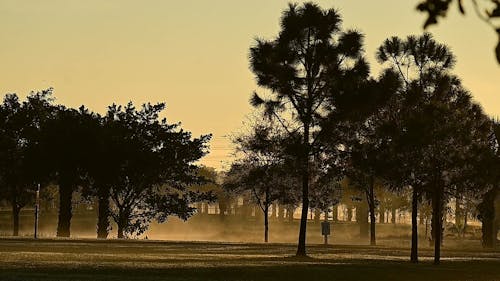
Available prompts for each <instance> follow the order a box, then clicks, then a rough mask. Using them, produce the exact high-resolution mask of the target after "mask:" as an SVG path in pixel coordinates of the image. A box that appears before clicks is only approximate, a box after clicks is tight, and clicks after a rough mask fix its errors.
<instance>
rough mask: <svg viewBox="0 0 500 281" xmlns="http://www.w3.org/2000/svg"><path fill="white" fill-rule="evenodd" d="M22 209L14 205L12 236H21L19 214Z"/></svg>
mask: <svg viewBox="0 0 500 281" xmlns="http://www.w3.org/2000/svg"><path fill="white" fill-rule="evenodd" d="M20 212H21V208H20V207H19V206H18V205H17V203H15V202H13V203H12V223H13V224H12V236H19V213H20Z"/></svg>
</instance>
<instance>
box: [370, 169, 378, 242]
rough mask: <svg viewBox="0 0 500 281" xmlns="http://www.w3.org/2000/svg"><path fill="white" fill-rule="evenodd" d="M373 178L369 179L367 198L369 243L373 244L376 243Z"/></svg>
mask: <svg viewBox="0 0 500 281" xmlns="http://www.w3.org/2000/svg"><path fill="white" fill-rule="evenodd" d="M373 185H374V180H373V177H372V178H371V179H370V187H369V188H370V189H369V193H368V195H369V198H368V199H369V200H368V207H369V208H370V245H372V246H375V245H376V244H377V241H376V238H375V192H374V190H373Z"/></svg>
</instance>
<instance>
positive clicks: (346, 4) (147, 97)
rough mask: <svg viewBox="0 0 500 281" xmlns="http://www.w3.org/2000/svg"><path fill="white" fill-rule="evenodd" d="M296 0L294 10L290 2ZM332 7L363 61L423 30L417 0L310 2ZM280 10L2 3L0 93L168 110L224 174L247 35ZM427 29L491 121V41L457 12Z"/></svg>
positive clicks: (246, 75) (235, 5)
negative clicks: (202, 142) (206, 140)
mask: <svg viewBox="0 0 500 281" xmlns="http://www.w3.org/2000/svg"><path fill="white" fill-rule="evenodd" d="M299 2H301V1H299ZM316 2H317V3H318V4H320V5H321V6H322V7H324V8H330V7H335V8H337V9H339V10H340V12H341V14H342V16H343V18H344V27H346V28H355V29H357V30H360V31H361V32H363V33H364V34H365V35H366V40H365V42H366V45H365V46H366V48H365V49H366V56H367V58H368V59H369V61H370V62H371V65H372V70H373V72H374V73H377V71H378V65H377V63H376V62H375V59H374V57H375V56H374V54H375V50H376V48H377V47H378V46H379V45H380V44H381V43H382V41H383V40H384V39H385V38H387V37H390V36H393V35H397V36H406V35H409V34H419V33H421V32H422V24H423V22H424V19H425V16H424V15H423V14H420V13H418V12H416V11H415V9H414V7H415V5H416V3H417V0H376V1H374V0H369V1H366V0H363V1H362V0H337V1H326V0H325V1H316ZM287 3H288V1H281V0H272V1H271V0H252V1H243V0H241V1H238V0H214V1H207V0H197V1H194V0H177V1H173V0H172V1H170V0H145V1H138V0H84V1H81V0H46V1H40V0H0V38H1V41H0V93H1V94H5V93H11V92H16V93H18V94H19V95H20V96H24V95H26V94H27V93H28V92H29V91H31V90H40V89H45V88H48V87H54V88H55V96H56V98H57V102H59V103H62V104H65V105H67V106H74V107H77V106H79V105H81V104H84V105H86V106H87V107H89V108H90V109H92V110H94V111H96V112H100V113H102V112H104V111H105V110H106V107H107V105H109V104H111V103H113V102H115V103H119V104H124V103H126V102H128V101H129V100H132V101H134V102H135V103H142V102H146V101H152V102H159V101H165V102H166V103H167V110H166V116H167V118H168V119H169V120H170V122H178V121H181V122H182V127H183V128H184V129H186V130H189V131H192V132H193V133H194V135H199V134H205V133H213V134H214V139H213V140H212V142H211V147H212V149H211V153H210V155H208V156H207V157H205V158H204V159H203V161H202V163H204V164H206V165H208V166H213V167H216V168H218V169H221V168H224V167H227V166H228V163H229V161H230V157H229V154H230V153H231V143H230V141H229V139H228V137H227V136H228V135H230V134H231V133H232V132H236V131H238V129H239V128H241V126H242V122H243V121H244V119H245V116H246V115H248V114H249V113H250V112H251V108H250V106H249V105H248V100H249V97H250V94H251V93H252V91H254V90H258V88H257V86H256V84H255V80H254V78H253V75H252V73H251V72H250V70H249V68H248V49H249V47H250V45H251V44H252V43H253V40H254V38H255V37H263V38H268V39H270V38H272V37H273V36H275V35H276V34H277V33H278V31H279V18H280V15H281V12H282V11H283V9H285V8H286V7H287ZM466 8H467V11H468V15H467V16H466V17H462V16H461V15H459V14H458V12H457V11H456V7H455V6H453V7H452V9H451V12H450V15H449V16H448V18H447V19H446V20H445V21H442V22H441V23H440V24H439V25H438V26H435V27H432V28H430V30H429V31H431V32H432V33H434V35H435V37H436V39H437V40H438V41H440V42H444V43H446V44H448V45H449V46H450V47H451V48H452V50H453V51H454V53H455V55H456V56H457V59H458V63H457V66H456V68H455V73H456V74H458V75H459V76H460V77H461V78H462V80H463V83H464V85H465V86H466V87H467V88H468V89H469V90H470V91H471V92H472V94H473V96H474V97H475V99H476V100H477V101H478V102H480V103H481V104H482V105H483V107H484V109H485V111H486V112H487V113H488V114H490V115H492V116H500V91H499V90H500V83H499V80H498V79H499V78H500V68H499V65H497V63H496V60H495V57H494V53H493V48H494V46H495V44H496V40H497V35H496V34H495V33H494V32H493V31H492V30H491V29H490V28H489V27H488V26H487V25H486V24H484V23H483V22H481V21H480V20H479V19H478V18H477V17H476V16H475V14H474V13H473V10H472V7H470V6H468V7H467V6H466Z"/></svg>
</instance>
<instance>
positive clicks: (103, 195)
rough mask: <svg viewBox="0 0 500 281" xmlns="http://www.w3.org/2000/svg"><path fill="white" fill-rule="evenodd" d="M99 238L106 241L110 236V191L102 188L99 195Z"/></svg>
mask: <svg viewBox="0 0 500 281" xmlns="http://www.w3.org/2000/svg"><path fill="white" fill-rule="evenodd" d="M98 201H99V205H98V210H97V213H98V214H97V238H102V239H106V238H108V234H109V215H110V211H109V189H107V188H102V189H101V190H100V192H99V195H98Z"/></svg>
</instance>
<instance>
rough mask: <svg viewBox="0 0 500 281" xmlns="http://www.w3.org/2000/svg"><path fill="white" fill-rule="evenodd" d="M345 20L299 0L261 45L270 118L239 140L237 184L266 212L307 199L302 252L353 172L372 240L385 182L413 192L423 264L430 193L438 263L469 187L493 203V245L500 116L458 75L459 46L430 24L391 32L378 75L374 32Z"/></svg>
mask: <svg viewBox="0 0 500 281" xmlns="http://www.w3.org/2000/svg"><path fill="white" fill-rule="evenodd" d="M341 23H342V19H341V16H340V14H339V13H338V11H337V10H335V9H328V10H322V9H321V8H320V7H319V6H317V5H316V4H314V3H305V4H303V5H300V6H299V5H296V4H290V5H289V7H288V9H287V10H285V11H284V12H283V16H282V17H281V21H280V25H281V30H280V32H279V34H278V35H277V36H276V37H275V38H274V39H271V40H265V39H257V40H256V41H255V43H254V45H253V46H252V47H251V48H250V68H251V70H252V71H253V73H254V74H255V77H256V81H257V84H258V85H259V86H260V87H261V88H262V90H261V91H260V92H261V93H256V92H255V93H254V94H253V95H252V97H251V99H250V103H251V104H252V105H253V106H254V107H255V108H256V111H257V114H256V115H257V116H261V118H258V120H257V121H256V124H255V125H254V126H253V128H252V130H251V131H250V132H249V133H247V134H244V135H243V136H241V137H237V138H236V139H235V142H236V144H237V147H238V150H239V151H240V152H242V155H243V158H242V160H240V161H238V162H237V163H234V164H233V166H232V167H231V170H230V171H229V173H228V176H227V183H226V186H227V188H229V189H235V188H236V187H239V188H243V189H247V190H250V191H251V192H252V193H253V194H254V195H255V197H256V198H257V201H258V203H259V204H260V206H261V207H262V210H263V212H264V213H266V214H267V212H268V207H269V205H270V204H272V202H274V201H275V200H290V198H295V199H296V200H299V201H300V205H301V207H302V212H301V223H300V230H299V237H298V245H297V256H304V255H306V241H305V238H306V235H305V234H306V227H307V223H306V222H307V215H308V211H309V209H310V208H319V209H320V210H322V211H325V212H326V211H327V209H328V208H329V207H331V206H332V205H335V204H334V203H335V202H334V200H335V196H332V194H333V193H334V192H336V191H337V192H338V190H339V186H340V185H339V184H338V183H339V182H340V181H341V180H348V181H349V182H350V184H351V185H353V186H357V187H358V188H359V189H360V190H362V191H363V193H364V194H365V196H366V201H367V202H368V205H369V217H370V222H371V243H372V244H375V211H374V209H375V203H376V198H375V194H374V187H375V186H376V185H377V184H382V185H384V186H385V187H387V189H388V190H390V191H392V192H398V191H401V190H403V189H408V188H409V189H410V190H411V192H412V195H411V197H412V204H411V206H412V207H411V213H412V243H411V245H412V246H411V261H412V262H417V261H418V233H417V231H418V230H417V224H418V222H417V214H418V206H419V204H420V202H422V200H429V201H430V202H431V205H432V237H433V241H434V248H435V255H434V262H435V263H436V264H438V263H439V261H440V247H441V243H442V235H443V216H444V215H445V212H444V206H445V204H446V203H447V202H449V200H450V198H457V199H458V200H460V198H463V197H464V196H465V194H468V195H469V196H474V197H475V198H477V200H479V201H480V202H481V203H480V205H479V210H480V218H481V220H482V222H483V244H484V245H485V246H488V247H492V246H493V245H494V244H495V243H496V227H495V226H494V222H493V217H494V212H495V210H494V205H493V202H494V200H495V197H496V196H497V195H496V194H497V193H498V179H499V173H498V168H499V154H498V144H499V123H498V122H496V121H495V120H492V119H491V118H489V117H488V116H487V115H486V114H485V113H484V112H483V110H482V108H481V106H480V105H479V104H478V103H476V102H474V101H473V98H472V96H471V94H470V93H469V92H468V91H467V90H466V89H465V88H464V87H463V85H462V83H461V81H460V79H459V78H458V77H457V76H456V75H454V74H453V72H452V70H453V66H454V64H455V61H456V59H455V56H454V55H453V54H452V52H451V50H450V49H449V48H448V47H447V46H446V45H444V44H441V43H439V42H436V41H435V40H434V38H433V37H432V35H431V34H429V33H424V34H423V35H419V36H408V37H406V38H399V37H391V38H388V39H386V40H385V41H384V42H383V43H382V44H381V45H380V47H379V48H378V50H377V53H376V57H377V60H378V63H379V64H380V66H381V68H382V71H381V73H380V74H379V75H378V76H377V77H374V76H373V75H371V73H370V67H369V64H368V62H367V61H366V59H365V57H364V51H363V34H361V33H360V32H358V31H356V30H343V29H342V27H341ZM290 193H293V194H294V195H293V196H290ZM265 217H266V215H265ZM266 229H267V222H266Z"/></svg>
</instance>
